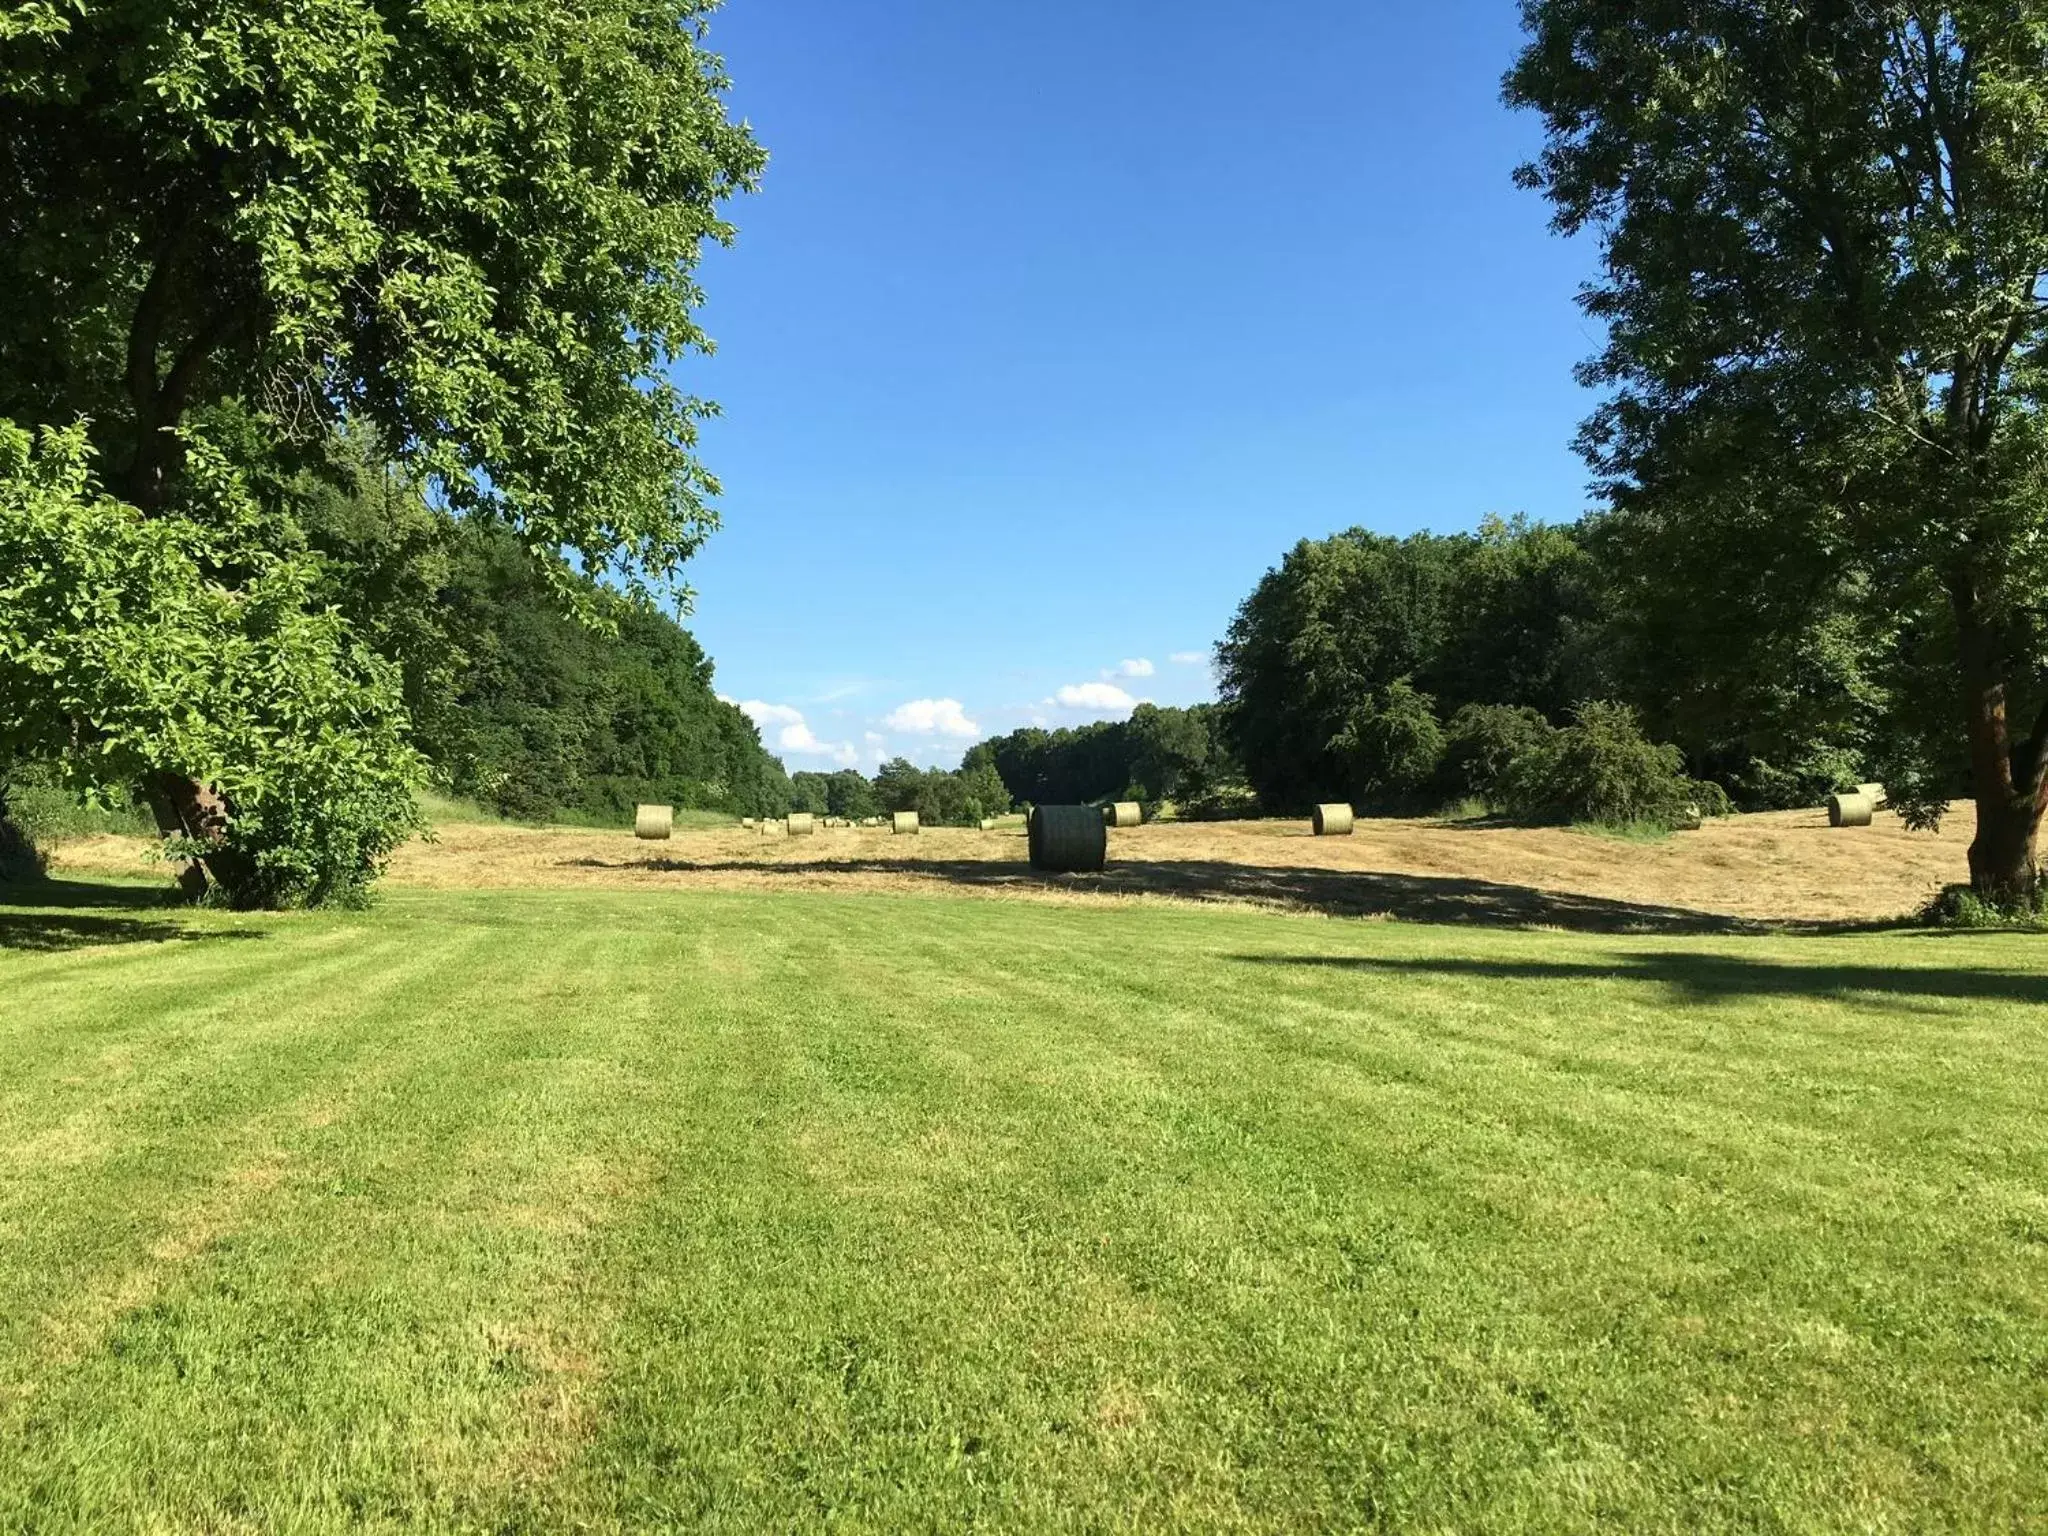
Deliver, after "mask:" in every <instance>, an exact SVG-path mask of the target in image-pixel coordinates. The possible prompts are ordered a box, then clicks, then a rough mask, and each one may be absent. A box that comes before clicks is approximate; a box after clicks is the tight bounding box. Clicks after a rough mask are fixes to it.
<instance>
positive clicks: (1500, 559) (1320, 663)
mask: <svg viewBox="0 0 2048 1536" xmlns="http://www.w3.org/2000/svg"><path fill="white" fill-rule="evenodd" d="M1596 585H1597V583H1596V582H1595V580H1594V575H1593V572H1592V570H1591V563H1590V561H1589V560H1588V557H1587V555H1586V552H1585V550H1584V549H1583V547H1582V546H1581V544H1580V542H1579V540H1578V539H1577V538H1576V537H1575V535H1574V533H1573V532H1572V531H1570V530H1566V529H1558V528H1550V527H1546V526H1544V525H1541V524H1532V523H1528V522H1525V521H1522V520H1520V519H1517V520H1514V521H1512V522H1510V521H1504V520H1501V519H1498V518H1489V519H1488V520H1487V521H1486V522H1485V523H1484V524H1483V525H1482V527H1481V529H1480V530H1479V532H1478V533H1476V534H1432V533H1418V534H1412V535H1410V536H1409V537H1407V538H1404V539H1396V538H1391V537H1389V536H1387V535H1385V534H1378V533H1373V532H1371V531H1370V530H1368V529H1364V528H1353V529H1349V530H1348V531H1346V532H1344V533H1339V534H1333V535H1332V536H1331V537H1329V538H1327V539H1304V540H1302V541H1301V542H1300V543H1298V544H1296V545H1295V547H1294V548H1293V549H1291V550H1289V551H1288V552H1287V555H1286V557H1285V558H1284V559H1283V560H1282V561H1281V562H1280V565H1279V566H1278V567H1277V568H1276V569H1274V570H1270V571H1268V572H1267V573H1266V574H1265V576H1264V577H1262V578H1261V579H1260V581H1259V583H1258V585H1257V586H1256V587H1254V588H1253V589H1252V592H1251V595H1250V596H1248V597H1247V598H1246V599H1245V600H1244V602H1243V604H1242V605H1240V607H1239V608H1238V611H1237V614H1236V616H1235V617H1234V618H1233V619H1232V621H1231V625H1230V630H1229V633H1228V634H1227V635H1226V636H1225V637H1224V640H1223V643H1222V644H1221V645H1220V646H1218V647H1217V653H1216V654H1217V667H1218V673H1219V680H1220V684H1221V692H1222V695H1223V699H1224V702H1225V704H1226V705H1227V706H1228V716H1227V718H1228V719H1229V721H1230V730H1231V734H1232V736H1233V737H1234V739H1235V742H1236V745H1237V747H1238V750H1239V751H1240V753H1241V754H1242V756H1243V760H1244V767H1245V773H1246V775H1247V777H1248V778H1249V779H1250V781H1251V785H1252V787H1253V788H1254V789H1256V790H1257V791H1258V793H1259V796H1260V798H1261V799H1262V800H1264V801H1265V802H1266V804H1267V805H1268V806H1269V807H1271V808H1273V809H1284V810H1299V809H1303V808H1305V807H1307V806H1309V805H1312V804H1314V803H1316V802H1317V801H1322V800H1331V799H1336V798H1339V797H1344V798H1348V799H1352V800H1355V801H1358V802H1361V803H1366V804H1374V805H1378V806H1382V807H1386V808H1393V807H1395V806H1398V805H1399V804H1401V803H1402V802H1404V801H1406V800H1408V799H1411V798H1413V797H1414V796H1415V795H1416V794H1418V793H1419V792H1420V791H1421V790H1422V789H1423V787H1424V785H1425V783H1426V781H1427V779H1428V776H1429V774H1430V772H1431V771H1432V769H1433V767H1434V760H1435V757H1436V756H1437V755H1440V753H1441V751H1442V739H1441V733H1440V732H1439V731H1438V730H1437V729H1436V720H1435V717H1434V713H1433V711H1434V710H1435V709H1437V708H1441V709H1442V711H1443V712H1444V713H1445V714H1450V713H1452V712H1454V711H1456V710H1457V709H1459V708H1460V707H1462V706H1463V705H1466V704H1470V703H1482V704H1494V703H1499V704H1528V705H1532V706H1534V707H1536V708H1539V709H1541V710H1542V711H1543V712H1544V713H1545V714H1547V715H1551V716H1562V715H1563V713H1564V712H1565V711H1566V710H1567V709H1568V708H1569V707H1570V705H1571V704H1572V703H1573V702H1574V701H1575V700H1576V699H1578V698H1581V697H1584V696H1586V695H1587V694H1589V693H1592V692H1595V691H1597V687H1596V684H1595V682H1594V671H1595V661H1596V658H1595V656H1594V655H1593V650H1594V647H1593V646H1592V645H1591V644H1590V642H1589V639H1588V635H1589V633H1590V631H1591V630H1592V629H1593V627H1594V626H1595V624H1596V622H1597V618H1598V609H1599V602H1598V596H1597V592H1596V590H1595V588H1596Z"/></svg>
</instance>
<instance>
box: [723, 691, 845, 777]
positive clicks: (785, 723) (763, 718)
mask: <svg viewBox="0 0 2048 1536" xmlns="http://www.w3.org/2000/svg"><path fill="white" fill-rule="evenodd" d="M740 709H741V710H742V711H743V712H744V713H745V714H746V716H747V718H748V719H750V720H752V721H753V722H754V724H756V725H758V726H760V727H761V735H762V736H763V737H764V738H767V737H768V735H769V728H770V727H774V728H775V731H774V737H773V740H774V743H775V750H776V751H778V752H794V753H796V754H797V755H798V756H800V757H829V758H831V759H832V761H833V762H835V763H838V764H840V765H841V766H843V767H847V768H851V767H852V766H853V765H854V764H855V763H856V762H858V761H859V760H860V754H859V753H858V752H856V751H855V750H854V748H853V743H851V742H846V741H820V740H819V739H818V737H817V733H816V732H814V731H813V730H812V729H811V728H810V726H809V725H807V724H805V722H804V712H803V711H802V710H800V709H795V708H792V707H791V706H790V705H788V704H770V703H767V702H766V701H764V700H761V699H743V700H741V701H740Z"/></svg>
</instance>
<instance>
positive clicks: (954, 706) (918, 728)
mask: <svg viewBox="0 0 2048 1536" xmlns="http://www.w3.org/2000/svg"><path fill="white" fill-rule="evenodd" d="M882 724H884V725H886V726H888V727H889V729H890V730H892V731H909V732H911V733H912V734H914V735H918V736H967V737H974V736H979V735H980V734H981V727H980V726H978V725H976V724H975V723H974V722H973V721H972V720H970V719H968V718H967V711H966V710H965V709H963V708H962V707H961V704H960V701H959V700H958V699H912V700H910V702H909V703H907V704H899V705H897V706H896V707H895V708H894V709H892V710H890V711H889V713H888V714H887V715H886V716H885V717H883V720H882Z"/></svg>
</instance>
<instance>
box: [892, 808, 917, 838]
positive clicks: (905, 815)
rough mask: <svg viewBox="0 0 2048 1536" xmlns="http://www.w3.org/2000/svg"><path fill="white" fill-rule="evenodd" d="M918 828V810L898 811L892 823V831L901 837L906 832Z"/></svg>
mask: <svg viewBox="0 0 2048 1536" xmlns="http://www.w3.org/2000/svg"><path fill="white" fill-rule="evenodd" d="M916 830H917V812H915V811H898V812H897V813H896V815H895V817H894V818H893V820H892V821H891V824H890V831H891V832H892V833H894V834H895V835H896V836H897V837H901V836H902V835H903V834H904V833H906V832H915V831H916Z"/></svg>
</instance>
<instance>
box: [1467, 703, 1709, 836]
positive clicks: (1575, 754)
mask: <svg viewBox="0 0 2048 1536" xmlns="http://www.w3.org/2000/svg"><path fill="white" fill-rule="evenodd" d="M1501 788H1502V792H1503V798H1504V801H1505V804H1506V807H1507V810H1508V812H1509V814H1511V815H1513V816H1515V817H1516V818H1518V819H1520V820H1524V821H1535V822H1552V823H1566V824H1568V823H1571V822H1580V821H1587V822H1597V823H1600V824H1602V825H1604V826H1616V827H1620V826H1632V825H1641V824H1645V823H1647V824H1652V825H1662V826H1665V827H1671V826H1675V825H1677V823H1678V821H1679V819H1680V818H1681V817H1682V816H1683V814H1684V812H1685V808H1686V807H1687V806H1690V805H1694V804H1698V803H1699V785H1698V784H1697V782H1696V781H1694V780H1692V779H1689V778H1687V777H1686V776H1685V773H1684V759H1683V758H1682V757H1681V756H1680V755H1679V751H1678V748H1676V747H1674V746H1669V745H1666V744H1663V743H1659V742H1653V741H1651V740H1649V738H1647V737H1646V736H1644V735H1643V731H1642V726H1641V725H1640V724H1639V723H1638V722H1637V719H1636V714H1635V711H1634V710H1632V709H1630V708H1629V707H1628V706H1627V705H1626V704H1616V703H1612V702H1608V701H1603V700H1595V701H1592V702H1589V703H1585V704H1581V705H1580V706H1579V707H1578V709H1577V710H1576V711H1575V712H1574V719H1573V723H1572V724H1571V725H1569V726H1566V727H1565V728H1564V729H1563V730H1561V731H1557V732H1554V733H1553V734H1552V735H1551V736H1550V738H1549V739H1548V740H1547V741H1545V742H1544V743H1543V744H1542V745H1541V746H1539V747H1537V748H1535V749H1534V750H1533V751H1530V752H1526V753H1524V754H1523V755H1522V756H1521V757H1519V758H1517V759H1516V760H1515V761H1514V763H1513V764H1512V765H1511V767H1510V768H1509V770H1508V772H1507V775H1506V778H1505V780H1504V782H1503V783H1502V785H1501ZM1700 808H1701V810H1702V811H1704V810H1705V809H1706V807H1705V806H1704V805H1701V807H1700Z"/></svg>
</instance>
